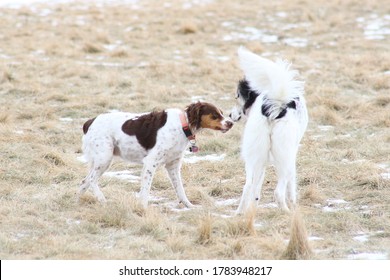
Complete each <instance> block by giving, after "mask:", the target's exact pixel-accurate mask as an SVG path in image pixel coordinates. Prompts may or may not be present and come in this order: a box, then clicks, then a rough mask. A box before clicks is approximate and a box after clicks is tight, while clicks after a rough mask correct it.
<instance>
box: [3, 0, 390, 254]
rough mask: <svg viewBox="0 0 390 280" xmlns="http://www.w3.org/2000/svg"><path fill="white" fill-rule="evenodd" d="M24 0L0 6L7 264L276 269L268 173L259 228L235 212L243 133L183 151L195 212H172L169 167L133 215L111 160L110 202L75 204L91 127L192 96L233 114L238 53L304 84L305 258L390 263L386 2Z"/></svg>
mask: <svg viewBox="0 0 390 280" xmlns="http://www.w3.org/2000/svg"><path fill="white" fill-rule="evenodd" d="M5 2H10V3H11V2H12V1H5ZM18 2H25V1H14V2H12V3H13V4H8V5H3V6H0V41H1V44H0V108H1V110H0V151H1V152H0V160H1V161H0V216H1V219H0V258H1V259H279V258H280V257H281V255H282V253H283V251H284V250H285V248H286V244H287V240H288V239H289V236H290V235H289V234H290V215H289V214H286V213H283V212H281V211H280V210H278V209H277V208H275V204H274V203H273V190H274V186H275V185H276V181H275V174H274V172H273V170H272V168H269V169H268V170H267V176H266V180H265V184H264V187H263V191H262V199H261V202H260V206H259V207H258V209H257V212H256V217H255V226H254V230H251V228H250V227H248V226H247V225H245V219H243V218H236V217H232V216H231V215H232V214H233V211H234V210H235V209H236V207H237V205H238V199H239V197H240V195H241V191H242V186H243V184H244V182H245V173H244V166H243V163H242V161H241V159H240V152H239V151H240V139H241V133H242V129H243V124H242V123H239V124H236V126H235V127H234V128H233V129H232V130H231V131H230V132H228V133H227V134H224V135H223V136H222V135H221V134H219V133H216V132H204V133H202V135H200V136H199V137H198V143H199V145H200V147H201V153H199V154H198V155H196V157H197V158H196V157H194V156H193V155H190V154H188V155H186V159H185V162H184V164H183V170H182V176H183V179H184V182H185V188H186V192H187V195H188V197H189V199H190V200H191V201H192V202H193V203H194V204H197V205H198V206H199V207H198V208H197V209H196V210H191V211H186V210H185V209H182V208H180V206H178V205H177V201H176V197H175V194H174V191H173V189H172V188H171V186H170V184H169V181H168V179H167V177H166V174H165V172H164V171H163V170H160V171H159V172H158V173H157V175H156V177H155V180H154V183H153V186H152V196H153V200H152V201H151V203H150V207H149V208H148V209H147V210H146V211H145V210H142V209H141V208H139V206H138V205H137V203H136V200H135V198H134V193H135V192H137V191H138V190H139V187H140V184H139V178H138V176H139V174H140V167H139V166H133V165H128V164H125V163H121V162H117V163H115V164H113V166H112V167H111V169H110V171H111V172H114V173H109V174H107V176H104V177H103V178H102V180H101V184H102V185H103V186H105V187H104V188H103V192H104V194H105V196H106V197H107V199H108V203H107V205H106V206H105V207H102V206H101V205H100V204H99V203H97V202H96V201H95V199H94V198H93V197H92V195H91V194H87V195H86V196H85V197H84V198H83V199H82V201H81V203H80V204H78V203H77V202H76V199H75V193H76V191H77V189H78V185H79V183H80V181H81V180H82V179H83V177H84V176H85V175H86V166H85V164H84V163H82V161H80V157H81V156H82V154H81V148H80V147H81V136H82V129H81V127H82V124H83V123H84V122H85V120H87V119H88V118H91V117H94V116H96V115H97V114H99V113H104V112H108V111H113V110H124V111H132V112H143V111H149V110H151V109H153V108H158V109H163V108H166V107H179V108H184V107H185V106H186V105H188V104H189V103H191V102H193V101H197V100H205V101H208V102H212V103H215V104H218V106H220V107H221V108H222V109H223V110H224V112H225V113H228V112H229V110H230V108H231V107H232V106H233V105H235V100H234V93H235V88H236V83H237V81H238V80H239V79H240V78H241V76H242V73H241V71H240V69H239V67H238V62H237V57H236V50H237V48H238V47H239V46H240V45H244V46H246V47H247V48H249V49H251V50H252V51H254V52H256V53H258V54H262V55H264V56H266V57H268V58H271V59H274V58H277V57H282V58H286V59H288V60H290V61H292V62H293V64H294V66H295V68H297V69H298V70H299V71H300V73H301V77H302V79H304V80H305V81H306V98H307V103H308V107H309V114H310V123H309V128H308V131H307V133H306V135H305V137H304V139H303V142H302V145H301V147H300V152H299V156H298V175H299V178H298V182H299V196H300V198H299V204H300V205H301V207H300V208H301V212H302V216H303V219H304V222H305V224H306V228H307V232H308V234H309V240H310V241H309V243H310V246H311V248H312V250H313V252H314V254H313V256H312V258H313V259H356V258H366V259H367V258H375V259H378V258H379V259H388V258H389V257H390V256H389V253H390V175H389V174H390V158H389V155H390V129H389V126H390V95H389V89H390V82H389V80H390V51H389V46H390V7H389V6H384V5H383V2H382V1H379V0H378V1H375V0H373V1H366V2H367V3H364V5H362V4H361V3H358V2H359V1H348V0H347V1H336V0H327V1H305V0H293V1H245V4H243V3H240V2H244V1H217V0H215V1H213V0H193V1H190V0H167V1H151V0H149V1H148V0H145V1H137V0H132V1H122V2H119V1H116V2H115V1H114V2H107V1H106V2H103V1H96V2H90V1H84V2H83V1H77V3H74V2H68V1H52V3H51V4H49V3H46V2H44V1H39V2H41V3H36V4H34V5H27V6H23V5H18V4H17V3H18ZM53 2H60V3H55V4H53ZM265 2H270V3H265ZM15 3H16V4H15ZM3 4H4V3H3ZM125 171H126V172H125ZM115 172H116V173H115ZM118 172H119V174H118ZM108 175H111V176H108Z"/></svg>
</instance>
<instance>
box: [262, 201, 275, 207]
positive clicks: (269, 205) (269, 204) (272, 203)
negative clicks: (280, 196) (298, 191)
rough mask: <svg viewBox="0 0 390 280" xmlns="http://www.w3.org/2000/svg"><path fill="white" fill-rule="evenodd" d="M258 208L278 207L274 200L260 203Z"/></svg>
mask: <svg viewBox="0 0 390 280" xmlns="http://www.w3.org/2000/svg"><path fill="white" fill-rule="evenodd" d="M259 207H260V208H278V204H277V203H276V202H271V203H266V204H260V205H259Z"/></svg>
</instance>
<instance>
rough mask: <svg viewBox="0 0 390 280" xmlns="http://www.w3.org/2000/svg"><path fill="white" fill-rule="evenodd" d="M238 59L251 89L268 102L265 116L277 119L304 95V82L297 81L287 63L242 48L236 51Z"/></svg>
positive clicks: (296, 73) (294, 72) (295, 72)
mask: <svg viewBox="0 0 390 280" xmlns="http://www.w3.org/2000/svg"><path fill="white" fill-rule="evenodd" d="M238 57H239V60H240V66H241V68H242V70H243V71H244V74H245V78H246V80H247V81H248V82H249V86H250V87H251V89H252V90H254V91H256V92H258V93H259V94H260V95H263V98H265V99H267V100H268V101H270V102H269V108H267V110H268V115H267V116H269V117H271V118H277V116H278V115H279V114H280V113H281V111H282V110H285V108H286V106H287V104H288V103H289V102H291V101H292V100H294V99H298V98H299V96H301V95H302V94H303V93H304V82H303V81H299V80H297V76H298V71H296V70H293V69H291V64H290V63H289V62H287V61H285V60H277V61H276V62H273V61H271V60H269V59H266V58H263V57H260V56H258V55H256V54H254V53H252V52H250V51H248V50H247V49H246V48H244V47H240V48H239V49H238ZM266 103H267V102H266Z"/></svg>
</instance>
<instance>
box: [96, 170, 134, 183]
mask: <svg viewBox="0 0 390 280" xmlns="http://www.w3.org/2000/svg"><path fill="white" fill-rule="evenodd" d="M103 176H107V177H111V178H116V179H119V180H126V181H129V182H131V183H137V182H139V181H140V180H141V178H140V177H139V176H137V175H134V174H132V172H131V171H129V170H123V171H108V172H105V173H104V174H103Z"/></svg>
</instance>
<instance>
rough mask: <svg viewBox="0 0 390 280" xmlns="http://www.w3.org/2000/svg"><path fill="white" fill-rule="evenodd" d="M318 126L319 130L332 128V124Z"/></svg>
mask: <svg viewBox="0 0 390 280" xmlns="http://www.w3.org/2000/svg"><path fill="white" fill-rule="evenodd" d="M318 128H319V129H320V130H321V131H330V130H333V129H334V126H333V125H319V126H318Z"/></svg>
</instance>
